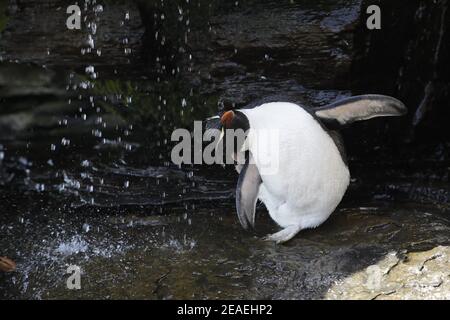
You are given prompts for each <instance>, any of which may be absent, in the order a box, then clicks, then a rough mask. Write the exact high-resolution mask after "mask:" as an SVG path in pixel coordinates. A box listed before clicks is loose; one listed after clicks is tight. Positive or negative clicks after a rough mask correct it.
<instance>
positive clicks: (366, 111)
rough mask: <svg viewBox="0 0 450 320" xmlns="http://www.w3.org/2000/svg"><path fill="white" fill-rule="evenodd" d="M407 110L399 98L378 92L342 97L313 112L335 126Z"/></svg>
mask: <svg viewBox="0 0 450 320" xmlns="http://www.w3.org/2000/svg"><path fill="white" fill-rule="evenodd" d="M407 111H408V110H407V109H406V107H405V105H404V104H403V103H402V102H401V101H400V100H397V99H395V98H392V97H389V96H383V95H379V94H367V95H361V96H354V97H350V98H346V99H342V100H340V101H337V102H335V103H332V104H329V105H327V106H324V107H321V108H319V109H316V110H314V113H315V115H316V116H317V117H318V118H319V119H320V120H322V121H323V122H324V123H325V124H327V125H331V126H334V127H336V126H344V125H347V124H350V123H353V122H355V121H361V120H368V119H372V118H376V117H393V116H402V115H404V114H406V112H407Z"/></svg>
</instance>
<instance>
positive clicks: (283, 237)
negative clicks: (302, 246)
mask: <svg viewBox="0 0 450 320" xmlns="http://www.w3.org/2000/svg"><path fill="white" fill-rule="evenodd" d="M300 230H302V227H301V226H299V225H292V226H289V227H287V228H284V229H283V230H281V231H278V232H276V233H273V234H269V235H267V236H265V237H264V238H263V240H264V241H274V242H276V243H277V244H281V243H285V242H286V241H289V240H291V239H292V238H293V237H295V235H296V234H297V233H298V232H299V231H300Z"/></svg>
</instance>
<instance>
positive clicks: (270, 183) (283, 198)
mask: <svg viewBox="0 0 450 320" xmlns="http://www.w3.org/2000/svg"><path fill="white" fill-rule="evenodd" d="M245 114H246V115H247V116H248V118H249V121H250V127H251V128H254V129H256V134H258V128H264V129H270V130H276V131H278V132H279V134H278V152H269V150H263V149H264V146H261V145H258V148H255V145H252V144H251V143H250V145H249V150H250V151H251V152H252V153H253V152H254V153H263V154H264V157H265V158H264V160H263V161H264V162H265V163H266V164H267V162H268V161H269V162H270V161H271V162H272V163H278V166H277V167H278V169H277V170H275V171H274V172H270V173H267V174H265V171H264V170H263V169H262V167H263V166H264V163H262V159H261V158H259V157H255V163H256V166H257V167H258V169H259V171H260V174H261V178H262V181H263V183H262V184H261V186H260V189H259V194H258V198H259V199H260V200H261V201H262V202H263V203H264V204H265V206H266V208H267V209H268V211H269V214H270V216H271V217H272V219H273V220H274V221H275V222H276V223H278V224H279V225H280V226H281V227H284V228H285V227H288V226H291V225H296V226H301V228H302V229H304V228H312V227H316V226H318V225H320V224H321V223H323V222H324V221H325V220H326V219H327V218H328V217H329V216H330V214H331V213H332V212H333V211H334V210H335V208H336V207H337V205H338V204H339V202H340V201H341V199H342V197H343V195H344V193H345V191H346V189H347V187H348V184H349V181H350V174H349V171H348V168H347V166H346V164H345V163H344V161H343V159H342V157H341V155H340V153H339V150H338V148H337V146H336V145H335V143H334V141H333V139H332V138H331V137H330V136H329V134H328V133H327V132H326V131H325V130H324V129H323V128H322V127H321V125H320V124H319V123H318V122H317V121H316V120H315V119H314V118H313V117H312V116H311V115H310V114H309V113H308V112H306V111H305V110H304V109H302V108H301V107H299V106H297V105H295V104H291V103H269V104H266V105H263V106H261V107H259V108H256V109H250V110H245ZM272 151H273V150H272ZM268 158H269V159H268Z"/></svg>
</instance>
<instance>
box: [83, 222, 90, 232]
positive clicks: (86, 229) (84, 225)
mask: <svg viewBox="0 0 450 320" xmlns="http://www.w3.org/2000/svg"><path fill="white" fill-rule="evenodd" d="M82 229H83V232H86V233H88V232H89V230H90V229H91V226H90V225H89V224H87V223H83V227H82Z"/></svg>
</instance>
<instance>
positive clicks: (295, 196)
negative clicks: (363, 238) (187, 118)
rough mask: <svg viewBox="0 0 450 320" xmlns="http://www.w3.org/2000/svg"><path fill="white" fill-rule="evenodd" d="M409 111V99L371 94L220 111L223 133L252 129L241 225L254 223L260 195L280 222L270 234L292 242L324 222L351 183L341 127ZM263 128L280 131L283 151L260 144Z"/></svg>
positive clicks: (239, 208)
mask: <svg viewBox="0 0 450 320" xmlns="http://www.w3.org/2000/svg"><path fill="white" fill-rule="evenodd" d="M406 112H407V109H406V107H405V105H404V104H403V103H402V102H401V101H399V100H397V99H395V98H393V97H389V96H384V95H376V94H369V95H360V96H353V97H349V98H345V99H342V100H339V101H337V102H335V103H332V104H329V105H326V106H323V107H320V108H317V109H312V108H308V107H306V106H303V105H300V104H296V103H293V102H279V101H271V100H269V101H265V102H262V103H260V102H257V103H253V104H251V105H248V106H245V107H243V108H240V109H231V110H227V111H225V112H223V114H221V115H220V116H216V117H215V118H214V119H212V120H213V121H216V123H218V124H219V126H221V128H222V132H223V130H227V129H229V130H236V129H242V130H244V131H245V132H252V133H253V135H252V136H250V135H247V136H246V140H245V143H244V144H243V145H242V146H239V150H236V152H241V153H243V154H244V157H243V163H238V164H237V165H236V170H237V171H238V173H239V177H238V182H237V186H236V212H237V216H238V219H239V221H240V224H241V225H242V227H243V228H244V229H246V230H249V229H250V228H254V226H255V207H256V203H257V201H258V200H260V201H261V202H262V203H263V204H264V205H265V207H266V208H267V211H268V213H269V215H270V217H271V218H272V220H274V221H275V222H276V223H277V224H278V226H280V227H281V230H280V231H278V232H276V233H274V234H270V235H267V236H266V237H265V238H264V240H268V241H274V242H275V243H277V244H280V243H285V242H287V241H289V240H290V239H292V238H293V237H295V236H296V235H297V234H298V233H299V232H300V231H301V230H304V229H309V228H315V227H317V226H319V225H321V224H322V223H323V222H325V221H326V220H327V219H328V217H329V216H330V215H331V214H332V213H333V211H334V210H335V209H336V207H337V206H338V204H339V203H340V202H341V200H342V198H343V196H344V194H345V192H346V190H347V187H348V185H349V183H350V172H349V168H348V163H347V160H346V155H345V150H344V144H343V141H342V138H341V136H340V134H339V129H340V128H342V127H345V126H347V125H349V124H351V123H353V122H356V121H362V120H368V119H372V118H376V117H387V116H402V115H404V114H406ZM217 121H219V122H217ZM263 130H266V131H267V130H273V132H277V133H278V137H277V138H278V143H277V148H278V152H269V150H266V149H265V148H267V147H265V146H264V144H263V145H262V146H261V144H258V143H257V142H256V140H257V139H254V137H258V132H262V131H263ZM251 137H253V139H252V138H251ZM236 152H235V157H236ZM275 162H276V163H277V170H275V172H265V171H267V170H263V169H264V166H265V165H266V164H267V163H269V164H270V163H275Z"/></svg>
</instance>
